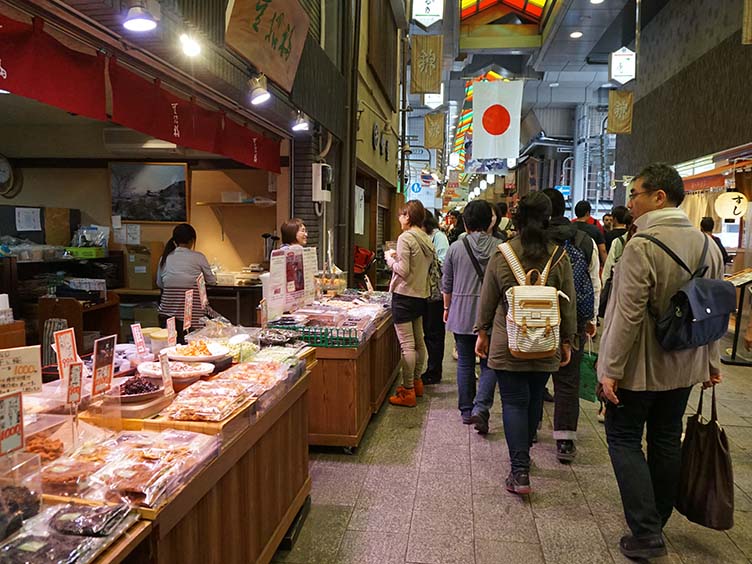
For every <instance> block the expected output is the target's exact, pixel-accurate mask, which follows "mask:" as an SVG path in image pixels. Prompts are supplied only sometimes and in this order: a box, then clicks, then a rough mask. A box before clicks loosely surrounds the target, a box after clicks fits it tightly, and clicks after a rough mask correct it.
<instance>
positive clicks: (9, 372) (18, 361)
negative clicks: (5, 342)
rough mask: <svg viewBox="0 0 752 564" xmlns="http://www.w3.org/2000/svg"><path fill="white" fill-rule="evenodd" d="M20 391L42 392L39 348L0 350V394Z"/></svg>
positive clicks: (36, 346) (37, 346)
mask: <svg viewBox="0 0 752 564" xmlns="http://www.w3.org/2000/svg"><path fill="white" fill-rule="evenodd" d="M17 390H21V391H22V392H27V393H31V394H34V393H38V392H41V391H42V357H41V347H40V346H39V345H34V346H31V347H17V348H13V349H2V350H0V394H3V393H6V392H13V391H17Z"/></svg>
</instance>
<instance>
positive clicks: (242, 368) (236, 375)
mask: <svg viewBox="0 0 752 564" xmlns="http://www.w3.org/2000/svg"><path fill="white" fill-rule="evenodd" d="M286 377H287V367H286V366H284V365H282V363H280V362H277V361H274V360H271V361H265V362H245V363H243V364H236V365H235V366H233V367H231V368H228V369H227V370H225V371H224V372H222V373H221V374H220V375H219V378H221V379H223V380H240V381H244V382H250V383H253V384H255V385H256V386H257V387H256V388H254V393H255V394H256V395H260V394H259V392H258V390H261V393H263V392H265V391H267V390H270V389H271V388H273V387H274V386H276V385H277V382H279V381H280V380H283V379H285V378H286Z"/></svg>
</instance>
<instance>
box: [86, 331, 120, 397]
mask: <svg viewBox="0 0 752 564" xmlns="http://www.w3.org/2000/svg"><path fill="white" fill-rule="evenodd" d="M116 342H117V336H116V335H110V336H109V337H102V338H101V339H97V340H96V341H94V369H93V372H94V380H93V383H92V390H91V395H92V397H96V396H98V395H100V394H103V393H105V392H107V391H108V390H109V389H110V388H111V387H112V375H113V373H114V372H115V344H116Z"/></svg>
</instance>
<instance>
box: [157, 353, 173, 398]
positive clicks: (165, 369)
mask: <svg viewBox="0 0 752 564" xmlns="http://www.w3.org/2000/svg"><path fill="white" fill-rule="evenodd" d="M159 364H160V367H161V368H162V385H163V386H164V391H165V395H168V396H171V395H172V394H174V393H175V389H174V388H173V387H172V374H170V361H169V360H167V355H166V354H164V353H162V354H160V355H159Z"/></svg>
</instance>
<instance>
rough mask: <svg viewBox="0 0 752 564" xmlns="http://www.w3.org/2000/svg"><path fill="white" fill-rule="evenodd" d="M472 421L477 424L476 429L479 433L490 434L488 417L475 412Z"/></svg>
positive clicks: (471, 417)
mask: <svg viewBox="0 0 752 564" xmlns="http://www.w3.org/2000/svg"><path fill="white" fill-rule="evenodd" d="M470 422H471V423H472V424H473V425H475V430H476V431H478V433H479V434H481V435H487V434H488V417H483V416H482V415H481V414H480V413H474V414H473V415H471V416H470Z"/></svg>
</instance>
